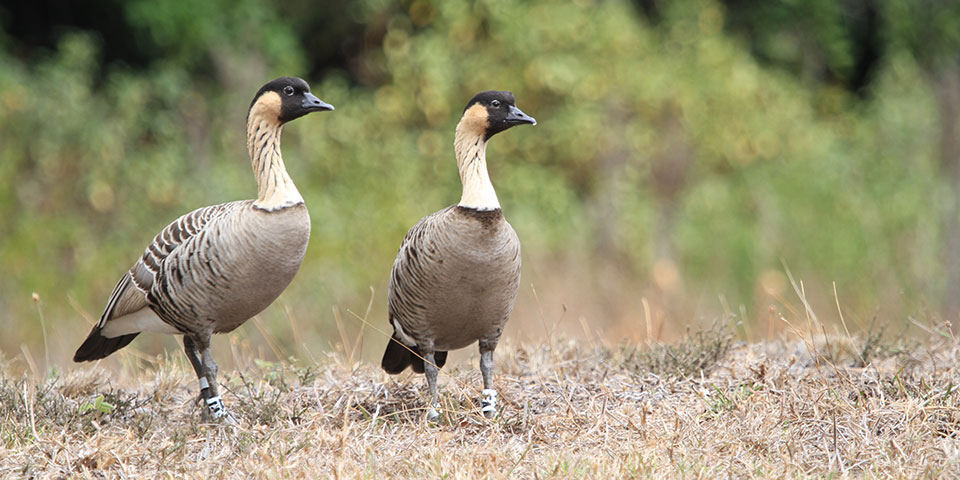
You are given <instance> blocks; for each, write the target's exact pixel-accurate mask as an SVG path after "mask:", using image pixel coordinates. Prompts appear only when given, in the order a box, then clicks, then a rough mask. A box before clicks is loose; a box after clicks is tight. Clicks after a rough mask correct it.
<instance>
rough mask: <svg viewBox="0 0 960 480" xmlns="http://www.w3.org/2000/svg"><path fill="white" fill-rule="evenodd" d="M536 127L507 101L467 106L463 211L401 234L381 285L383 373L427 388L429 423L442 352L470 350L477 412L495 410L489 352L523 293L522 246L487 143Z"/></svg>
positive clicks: (489, 95)
mask: <svg viewBox="0 0 960 480" xmlns="http://www.w3.org/2000/svg"><path fill="white" fill-rule="evenodd" d="M522 124H531V125H536V124H537V121H536V120H535V119H534V118H533V117H531V116H529V115H527V114H525V113H523V111H521V110H520V109H519V108H517V106H516V101H515V99H514V96H513V93H511V92H506V91H503V92H498V91H487V92H481V93H478V94H477V95H476V96H474V97H473V98H472V99H471V100H470V101H469V102H468V103H467V106H466V107H465V108H464V110H463V115H462V116H461V118H460V121H459V123H458V124H457V128H456V133H455V137H454V138H455V139H454V150H455V153H456V157H457V166H458V167H459V170H460V181H461V182H462V185H463V194H462V196H461V197H460V203H458V204H456V205H452V206H450V207H447V208H445V209H443V210H440V211H438V212H436V213H433V214H432V215H428V216H426V217H423V218H422V219H420V221H419V222H417V224H416V225H414V226H413V228H411V229H410V231H409V232H407V235H406V236H405V237H404V239H403V242H402V243H401V244H400V250H399V252H397V258H396V260H395V261H394V263H393V270H392V272H391V274H390V281H389V284H388V291H387V292H388V293H387V296H388V315H389V321H390V323H391V325H392V326H393V335H392V337H391V339H390V341H389V342H388V343H387V347H386V350H385V351H384V353H383V360H382V361H381V367H382V368H383V370H384V371H386V372H387V373H388V374H392V375H395V374H398V373H401V372H403V371H404V370H405V369H406V368H407V367H411V368H412V369H413V371H414V372H416V373H423V374H424V375H425V376H426V378H427V385H428V387H429V390H430V392H429V394H430V408H429V409H428V410H427V419H428V420H430V421H434V420H436V418H437V417H438V416H439V413H438V412H437V409H438V408H439V404H438V402H437V374H438V371H439V368H440V367H443V365H444V363H446V359H447V352H448V351H450V350H455V349H459V348H464V347H467V346H469V345H471V344H473V343H474V342H477V343H478V345H479V349H480V372H481V374H482V376H483V390H482V392H481V393H482V395H483V398H482V400H481V406H482V408H481V411H482V412H483V414H484V416H486V417H487V418H492V417H493V416H494V415H495V413H496V410H497V407H496V399H497V391H496V389H495V388H494V385H493V352H494V350H495V349H496V347H497V342H498V341H499V339H500V334H501V333H502V332H503V327H504V325H505V324H506V322H507V320H508V319H509V318H510V314H511V312H512V311H513V304H514V302H515V301H516V298H517V291H518V289H519V286H520V240H519V238H518V237H517V234H516V232H514V230H513V227H511V226H510V224H509V223H507V221H506V219H504V217H503V212H502V211H501V209H500V202H499V201H498V200H497V193H496V191H494V189H493V184H491V183H490V175H489V174H488V173H487V159H486V151H487V142H488V141H489V140H490V138H491V137H492V136H493V135H495V134H497V133H499V132H502V131H504V130H506V129H508V128H510V127H513V126H515V125H522Z"/></svg>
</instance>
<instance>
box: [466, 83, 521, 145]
mask: <svg viewBox="0 0 960 480" xmlns="http://www.w3.org/2000/svg"><path fill="white" fill-rule="evenodd" d="M524 123H529V124H531V125H536V124H537V120H536V119H535V118H533V117H531V116H530V115H527V114H526V113H523V111H522V110H520V109H519V108H517V103H516V100H514V98H513V93H511V92H498V91H493V90H491V91H488V92H480V93H478V94H476V95H474V97H473V98H471V99H470V101H469V102H467V106H466V107H465V108H464V109H463V117H462V118H461V119H460V125H461V127H460V128H469V129H472V130H474V131H475V133H477V134H478V135H483V139H484V140H489V139H490V137H492V136H494V135H496V134H498V133H500V132H502V131H504V130H506V129H508V128H510V127H512V126H514V125H522V124H524Z"/></svg>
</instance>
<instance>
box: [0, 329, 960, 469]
mask: <svg viewBox="0 0 960 480" xmlns="http://www.w3.org/2000/svg"><path fill="white" fill-rule="evenodd" d="M724 335H727V336H724ZM731 338H732V337H730V336H729V335H728V334H727V333H724V332H723V331H718V332H717V333H716V335H703V334H700V335H698V334H691V335H689V336H688V337H687V338H686V339H685V340H683V341H681V342H678V343H675V344H673V345H671V346H652V347H647V346H644V347H640V348H639V349H638V348H636V347H629V348H628V347H623V346H621V347H614V348H609V347H604V346H594V345H587V344H583V343H576V342H573V341H559V340H554V341H552V342H548V343H547V344H544V345H519V346H516V345H510V344H505V345H502V346H501V348H500V349H499V350H498V352H497V363H498V369H499V373H498V375H497V383H498V386H499V389H500V394H501V403H502V405H501V408H502V410H501V415H500V416H499V417H498V418H497V419H495V420H493V421H487V420H485V419H483V418H482V417H481V416H480V415H479V414H478V411H477V408H476V406H475V405H474V402H476V401H477V400H478V398H479V396H480V395H479V384H480V378H479V373H478V372H477V371H476V369H475V368H474V367H473V366H472V365H463V366H461V368H459V369H453V370H451V371H448V372H447V374H446V375H443V374H442V375H441V388H442V390H441V391H442V393H443V401H444V403H445V412H444V413H445V415H444V417H443V422H442V424H440V425H434V426H429V425H426V424H424V422H423V410H422V409H421V406H422V405H423V397H422V396H421V389H422V388H423V383H424V382H423V380H422V378H421V377H420V376H417V377H411V376H410V375H408V374H405V375H402V376H400V377H398V378H390V377H387V376H386V375H384V374H383V373H382V372H381V371H380V370H379V368H378V367H377V366H376V365H371V364H369V363H356V364H353V365H349V364H348V361H346V360H344V358H345V357H346V356H345V355H330V356H329V357H328V358H326V359H325V360H323V361H321V362H319V364H318V365H312V366H309V367H304V366H296V365H293V364H270V363H263V362H261V363H259V364H257V365H256V366H254V367H251V368H249V369H247V371H245V372H243V373H242V374H241V373H239V372H225V373H224V374H222V375H223V378H224V381H223V383H224V384H225V386H226V390H227V393H226V394H225V395H224V396H225V399H226V401H227V404H228V406H230V407H232V408H233V411H234V414H235V415H236V416H237V417H238V419H239V420H240V422H241V425H242V426H240V427H227V426H219V425H202V424H201V423H200V422H199V410H198V408H197V407H195V406H194V405H193V403H192V395H193V394H194V393H193V388H194V384H195V382H194V380H193V379H192V378H191V376H190V375H188V374H187V373H186V371H187V370H186V369H185V368H184V367H183V364H182V363H181V362H177V361H170V362H166V363H165V365H166V366H164V367H161V368H159V369H156V370H153V371H151V372H149V373H144V374H143V376H142V378H139V379H134V380H135V381H136V382H137V383H136V384H135V385H133V386H127V387H125V388H121V387H119V386H118V385H120V384H122V383H123V382H118V381H112V380H111V379H109V378H102V377H100V376H98V375H102V374H104V371H103V370H99V369H97V368H92V367H88V368H83V369H77V370H74V371H72V372H70V373H69V374H66V375H63V376H51V377H48V378H45V379H40V380H37V379H35V377H33V376H29V375H27V376H14V375H12V374H10V373H4V374H2V375H0V477H3V478H7V477H14V478H18V477H32V478H63V477H67V478H71V477H81V478H116V477H139V478H181V477H188V478H195V477H217V478H220V477H223V478H387V477H390V478H591V479H592V478H633V477H643V478H664V477H673V478H688V477H689V478H702V477H710V478H731V477H732V478H744V477H758V478H781V477H786V478H806V477H817V478H819V477H823V476H828V475H829V476H831V477H833V478H853V477H857V478H860V477H867V478H916V477H957V476H958V475H960V442H958V438H957V434H958V428H960V410H958V403H960V396H958V393H957V385H958V384H960V373H958V367H957V366H958V360H960V358H958V348H957V347H958V344H957V341H956V340H955V339H954V338H953V336H952V334H951V333H950V332H949V330H948V329H944V330H943V331H942V332H939V334H938V335H934V339H933V340H930V341H927V342H923V343H919V344H917V345H915V346H913V347H912V348H910V349H909V351H906V352H904V351H899V350H898V348H897V346H896V345H891V344H889V343H883V341H882V339H880V338H878V337H876V336H868V337H866V339H865V340H860V341H857V340H853V339H851V338H850V337H846V338H845V339H842V340H838V339H836V338H831V339H823V338H821V339H820V340H819V341H816V340H815V339H813V338H812V337H810V338H806V339H804V340H801V341H796V342H789V341H785V342H778V343H762V344H737V343H734V342H732V340H729V339H731ZM718 339H720V341H718ZM723 339H728V340H723ZM865 351H869V352H873V354H872V355H871V356H870V357H869V358H865V357H864V356H863V352H865ZM864 360H865V362H864ZM657 366H661V367H663V368H660V369H659V370H658V368H657ZM8 371H9V369H8Z"/></svg>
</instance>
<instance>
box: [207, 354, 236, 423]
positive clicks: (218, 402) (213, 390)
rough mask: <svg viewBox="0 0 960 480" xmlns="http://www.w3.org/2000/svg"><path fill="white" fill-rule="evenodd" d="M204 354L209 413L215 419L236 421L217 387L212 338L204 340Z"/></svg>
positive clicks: (229, 421) (216, 368)
mask: <svg viewBox="0 0 960 480" xmlns="http://www.w3.org/2000/svg"><path fill="white" fill-rule="evenodd" d="M200 354H201V355H202V356H203V368H204V377H206V379H207V381H208V382H209V383H210V393H209V396H208V397H207V399H206V401H207V413H208V415H209V416H210V418H212V419H213V420H225V421H226V422H227V423H236V419H234V418H233V415H230V412H228V411H227V409H226V407H224V405H223V399H221V398H220V393H219V388H218V387H217V371H218V370H219V367H217V362H215V361H214V360H213V352H212V351H210V340H209V339H207V341H206V342H204V345H203V350H202V351H201V352H200Z"/></svg>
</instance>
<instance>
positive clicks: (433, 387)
mask: <svg viewBox="0 0 960 480" xmlns="http://www.w3.org/2000/svg"><path fill="white" fill-rule="evenodd" d="M420 351H421V352H422V353H423V360H424V362H423V374H424V376H425V377H427V386H428V387H429V388H430V403H429V405H430V409H429V410H427V421H429V422H435V421H437V418H439V417H440V402H439V401H438V400H437V375H438V374H439V373H440V369H438V368H437V363H436V361H435V360H434V357H433V349H432V348H430V349H425V348H421V349H420Z"/></svg>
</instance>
